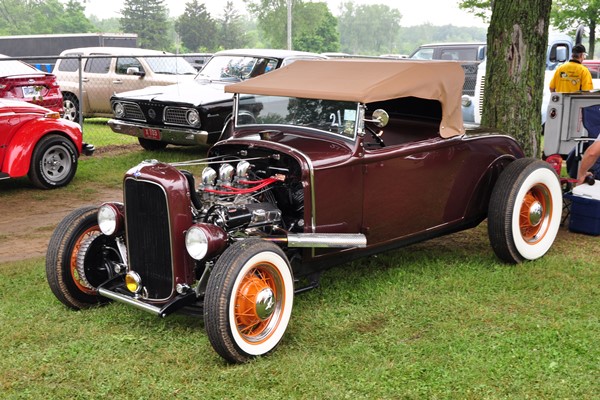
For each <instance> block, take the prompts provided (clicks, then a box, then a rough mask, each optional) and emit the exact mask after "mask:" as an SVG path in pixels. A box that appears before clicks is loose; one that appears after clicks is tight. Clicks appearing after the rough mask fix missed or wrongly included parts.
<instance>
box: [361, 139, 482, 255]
mask: <svg viewBox="0 0 600 400" xmlns="http://www.w3.org/2000/svg"><path fill="white" fill-rule="evenodd" d="M383 137H384V140H385V134H384V136H383ZM468 154H469V152H468V151H467V146H466V145H462V144H461V142H460V139H458V138H457V139H454V138H453V139H441V138H432V139H426V140H421V141H415V142H411V143H408V144H405V145H399V146H394V147H382V148H375V149H367V150H366V151H365V156H364V158H363V163H364V168H363V173H364V190H363V196H364V198H363V206H364V208H363V230H364V231H365V233H366V234H367V243H368V244H369V245H374V244H381V243H385V242H388V241H391V240H394V239H397V238H406V237H409V236H411V235H416V234H419V233H425V232H426V231H428V230H431V229H434V228H436V227H440V226H442V225H444V224H447V223H449V222H452V221H455V220H458V219H460V218H461V217H462V216H463V214H464V205H465V204H466V203H467V202H468V200H467V199H468V196H470V193H464V192H463V191H462V190H461V189H460V188H461V184H460V183H459V179H462V178H461V174H460V173H461V172H462V171H465V168H468V160H467V159H468ZM463 174H464V172H463ZM467 187H469V186H467ZM456 204H458V205H459V206H458V207H454V205H456Z"/></svg>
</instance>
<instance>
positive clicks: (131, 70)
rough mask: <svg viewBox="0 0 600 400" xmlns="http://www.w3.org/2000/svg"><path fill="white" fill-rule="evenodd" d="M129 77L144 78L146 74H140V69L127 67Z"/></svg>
mask: <svg viewBox="0 0 600 400" xmlns="http://www.w3.org/2000/svg"><path fill="white" fill-rule="evenodd" d="M127 75H137V76H144V75H145V74H144V73H143V72H140V69H139V68H138V67H127Z"/></svg>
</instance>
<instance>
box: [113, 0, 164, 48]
mask: <svg viewBox="0 0 600 400" xmlns="http://www.w3.org/2000/svg"><path fill="white" fill-rule="evenodd" d="M121 15H122V17H121V19H120V22H121V29H122V30H123V32H126V33H137V35H138V46H140V47H145V48H149V49H157V50H164V49H167V48H168V47H169V45H170V40H169V39H168V35H167V34H168V32H169V22H168V20H167V15H168V13H167V8H166V7H165V5H164V0H125V1H124V4H123V9H122V10H121Z"/></svg>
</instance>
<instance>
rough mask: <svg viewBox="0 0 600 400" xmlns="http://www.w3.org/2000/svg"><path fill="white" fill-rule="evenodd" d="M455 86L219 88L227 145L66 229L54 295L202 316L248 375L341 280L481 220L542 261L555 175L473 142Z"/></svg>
mask: <svg viewBox="0 0 600 400" xmlns="http://www.w3.org/2000/svg"><path fill="white" fill-rule="evenodd" d="M463 80H464V73H463V69H462V68H461V66H460V64H458V63H454V62H427V61H385V60H381V61H380V60H322V61H296V62H294V63H292V64H290V65H288V66H285V67H282V68H278V69H276V70H275V71H273V72H269V73H268V74H264V75H261V76H258V77H256V78H252V79H247V80H245V81H242V82H240V83H236V84H233V85H228V86H226V87H225V91H226V92H229V93H235V97H234V104H233V110H234V124H233V125H234V127H233V130H232V131H231V132H228V134H230V135H231V137H229V138H228V139H226V140H222V141H219V142H217V143H216V144H215V145H214V146H213V147H212V148H211V149H210V150H209V151H208V157H207V158H206V159H203V160H193V161H190V162H186V163H175V164H165V163H161V162H158V161H156V160H148V161H145V162H142V163H141V164H139V165H137V166H135V167H133V168H131V169H130V170H129V171H128V172H127V173H126V175H125V179H124V180H123V195H124V201H123V202H121V201H115V202H110V203H105V204H103V205H101V206H100V207H98V206H89V207H84V208H80V209H78V210H76V211H74V212H73V213H72V214H70V215H69V216H67V217H66V218H65V219H64V220H63V221H62V222H61V223H60V224H59V225H58V227H57V228H56V230H55V231H54V234H53V235H52V238H51V240H50V243H49V245H48V252H47V258H46V274H47V279H48V283H49V285H50V288H51V289H52V291H53V292H54V294H55V295H56V297H57V298H58V299H59V300H60V301H61V302H63V303H64V304H65V305H67V306H69V307H71V308H74V309H81V308H87V307H92V306H94V305H97V304H102V303H106V302H107V301H109V300H114V301H118V302H122V303H125V304H127V305H129V306H132V307H136V308H138V309H140V310H144V311H147V312H150V313H152V314H154V315H156V316H160V317H165V316H167V315H170V314H172V313H174V312H176V311H180V312H188V311H190V312H192V313H194V312H195V313H196V314H198V313H200V314H201V315H203V316H204V327H205V329H206V332H207V336H208V339H209V341H210V343H211V345H212V346H213V348H214V349H215V351H216V352H217V353H219V354H220V355H221V356H222V357H223V358H225V359H226V360H228V361H230V362H245V361H248V360H249V359H251V358H253V357H256V356H261V355H265V354H268V353H269V352H271V351H272V350H273V349H274V348H275V347H276V346H277V344H278V343H279V342H280V340H281V338H282V337H283V335H284V333H285V331H286V328H287V325H288V322H289V320H290V316H291V314H292V305H293V301H294V295H295V294H297V293H300V292H303V291H305V290H307V289H310V288H314V287H316V286H317V285H318V284H319V276H320V273H321V271H322V270H323V269H325V268H329V267H331V266H333V265H336V264H339V263H342V262H347V261H349V260H354V259H357V258H359V257H367V256H371V255H373V254H376V253H380V252H383V251H386V250H390V249H394V248H398V247H401V246H406V245H408V244H412V243H415V242H418V241H423V240H426V239H430V238H435V237H438V236H442V235H446V234H450V233H453V232H457V231H460V230H463V229H468V228H472V227H474V226H476V225H478V224H479V223H481V222H482V221H484V220H485V219H486V218H487V220H488V224H487V225H488V231H489V237H490V243H491V247H492V249H493V250H494V252H495V253H496V255H497V256H498V257H499V258H500V259H502V260H504V261H506V262H509V263H518V262H523V261H526V260H533V259H537V258H539V257H542V256H543V255H544V254H545V253H546V252H547V251H548V250H549V249H550V247H551V246H552V244H553V242H554V239H555V237H556V235H557V233H558V229H559V225H560V218H561V212H562V191H561V186H560V182H559V180H558V177H557V175H556V173H555V172H554V170H553V169H552V167H551V166H550V164H548V163H546V162H544V161H542V160H538V159H533V158H526V157H524V154H523V150H522V149H521V147H520V146H519V144H518V143H517V142H516V141H515V140H514V139H513V138H511V137H509V136H507V135H504V134H502V133H500V132H495V131H492V130H489V131H484V130H478V131H473V132H471V131H467V130H465V128H464V126H463V121H462V112H461V94H462V87H463ZM192 165H202V166H204V169H203V170H201V172H200V171H198V172H200V173H199V174H198V176H196V177H194V176H193V174H192V173H191V172H189V168H190V166H192ZM186 169H188V170H186ZM315 312H318V308H315ZM182 351H183V350H182Z"/></svg>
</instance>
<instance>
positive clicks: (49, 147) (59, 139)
mask: <svg viewBox="0 0 600 400" xmlns="http://www.w3.org/2000/svg"><path fill="white" fill-rule="evenodd" d="M76 171H77V149H76V148H75V145H74V144H73V143H72V142H71V141H70V140H69V139H67V138H65V137H63V136H60V135H55V134H50V135H46V136H44V137H42V138H41V139H40V141H39V142H38V143H37V144H36V145H35V149H34V150H33V154H32V156H31V165H30V166H29V173H28V176H29V179H30V180H31V182H33V184H34V185H35V186H37V187H39V188H42V189H52V188H57V187H61V186H65V185H67V184H68V183H69V182H71V180H73V177H74V176H75V172H76Z"/></svg>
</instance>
